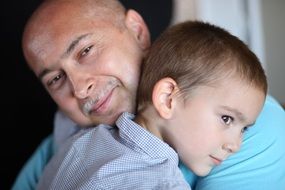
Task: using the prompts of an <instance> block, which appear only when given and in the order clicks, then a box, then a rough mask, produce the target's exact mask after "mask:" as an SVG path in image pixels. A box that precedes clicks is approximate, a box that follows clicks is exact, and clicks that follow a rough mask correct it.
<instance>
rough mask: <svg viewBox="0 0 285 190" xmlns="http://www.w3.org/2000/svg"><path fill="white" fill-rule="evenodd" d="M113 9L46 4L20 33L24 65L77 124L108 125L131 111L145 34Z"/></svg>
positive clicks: (140, 24) (131, 14)
mask: <svg viewBox="0 0 285 190" xmlns="http://www.w3.org/2000/svg"><path fill="white" fill-rule="evenodd" d="M107 3H109V5H110V3H116V2H114V1H110V2H109V1H108V2H107ZM115 8H116V7H115ZM113 9H114V8H112V9H110V10H109V9H100V8H98V6H97V5H96V1H88V0H85V1H84V2H83V1H82V0H80V1H79V0H74V1H64V0H59V1H47V2H46V3H44V4H43V5H42V6H41V7H40V8H39V9H38V10H37V11H36V12H35V13H34V14H33V15H32V17H31V18H30V20H29V22H28V24H27V26H26V28H25V31H24V35H23V50H24V55H25V58H26V60H27V62H28V65H29V66H30V68H31V69H32V70H33V71H34V73H35V74H36V75H37V76H38V78H39V80H41V82H42V83H43V85H44V86H45V88H46V89H47V91H48V93H49V94H50V95H51V97H52V98H53V100H54V101H55V102H56V103H57V105H58V106H59V109H61V110H62V111H63V112H64V113H65V114H66V115H67V116H68V117H70V118H71V119H72V120H73V121H74V122H76V123H77V124H79V125H81V126H89V125H94V124H98V123H106V124H110V125H112V124H113V123H114V121H115V120H116V119H117V117H118V116H119V115H120V114H121V113H122V112H124V111H128V112H132V113H133V112H134V111H135V103H136V100H135V97H136V90H137V85H138V79H139V72H140V66H141V62H142V59H143V57H144V56H145V54H146V53H147V51H148V48H149V46H150V36H149V31H148V29H147V26H146V25H145V23H144V21H143V19H142V18H141V17H140V15H139V14H138V13H136V12H135V11H133V10H129V11H127V12H125V11H124V10H121V9H115V10H113ZM114 11H115V12H114ZM115 14H116V15H117V16H116V18H118V19H114V17H113V16H112V15H115ZM106 15H108V16H106ZM114 20H115V21H114Z"/></svg>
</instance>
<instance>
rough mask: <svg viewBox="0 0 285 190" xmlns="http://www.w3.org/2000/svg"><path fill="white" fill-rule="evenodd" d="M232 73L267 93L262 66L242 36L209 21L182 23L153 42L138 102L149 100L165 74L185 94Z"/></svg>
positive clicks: (145, 62) (140, 103)
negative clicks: (239, 36) (238, 36)
mask: <svg viewBox="0 0 285 190" xmlns="http://www.w3.org/2000/svg"><path fill="white" fill-rule="evenodd" d="M229 76H237V77H240V78H241V79H242V80H243V81H245V82H247V83H248V84H250V85H253V86H254V87H256V88H257V89H260V90H261V91H262V92H264V94H266V93H267V81H266V76H265V73H264V70H263V68H262V65H261V64H260V62H259V60H258V58H257V57H256V55H255V54H254V53H253V52H252V51H251V50H250V49H249V48H248V47H247V45H245V44H244V43H243V42H242V41H241V40H240V39H238V38H237V37H236V36H234V35H232V34H230V33H229V32H228V31H226V30H225V29H223V28H220V27H218V26H215V25H212V24H209V23H206V22H202V21H186V22H183V23H179V24H176V25H174V26H172V27H170V28H168V29H167V30H166V31H165V32H163V33H162V34H161V35H160V36H159V37H158V38H157V40H156V41H155V42H154V43H153V45H152V47H151V49H150V52H149V54H148V56H147V57H146V59H145V61H144V63H143V65H142V73H141V79H140V84H139V88H138V94H137V96H138V97H137V100H138V104H139V105H142V104H144V103H150V102H151V101H152V91H153V88H154V85H155V84H156V82H158V81H159V80H160V79H162V78H165V77H170V78H172V79H174V80H175V81H176V83H177V85H178V88H179V89H180V91H181V92H183V93H182V96H183V94H187V92H191V90H193V89H195V88H197V87H199V86H201V85H214V84H215V82H217V81H219V80H221V79H224V78H226V77H229ZM185 92H186V93H185ZM184 97H186V96H184Z"/></svg>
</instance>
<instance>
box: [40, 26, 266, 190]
mask: <svg viewBox="0 0 285 190" xmlns="http://www.w3.org/2000/svg"><path fill="white" fill-rule="evenodd" d="M126 74H127V73H126ZM266 93H267V82H266V76H265V74H264V71H263V69H262V67H261V64H260V63H259V61H258V59H257V57H256V56H255V55H254V54H253V53H252V52H251V51H250V50H249V49H248V47H247V46H246V45H245V44H244V43H243V42H242V41H240V40H239V39H238V38H236V37H234V36H232V35H231V34H229V33H228V32H227V31H225V30H223V29H221V28H219V27H217V26H213V25H210V24H208V23H203V22H198V21H196V22H194V21H193V22H191V21H188V22H184V23H181V24H178V25H176V26H173V27H171V28H169V29H168V30H166V31H165V32H164V33H163V34H162V35H161V36H160V37H159V38H158V39H157V40H156V41H155V42H154V44H153V46H152V48H151V50H150V52H149V55H148V57H147V59H146V60H145V63H144V65H143V69H142V75H141V80H140V85H139V90H138V98H137V99H138V108H137V115H136V116H134V115H132V114H130V113H124V114H122V115H121V116H120V118H119V119H118V120H117V122H116V126H117V127H116V128H114V127H110V126H108V125H103V124H102V125H99V126H97V127H96V128H92V129H83V130H82V131H80V132H79V133H77V134H75V135H74V136H72V137H71V138H70V139H69V140H67V141H66V143H65V144H64V145H63V146H62V147H61V148H60V149H59V151H58V152H57V154H56V155H55V156H54V157H53V158H52V160H51V162H50V163H49V164H48V166H47V167H46V168H45V170H44V173H43V176H42V178H41V179H40V182H39V184H38V189H143V190H146V189H163V190H165V189H171V190H173V189H179V190H181V189H191V188H190V187H189V185H188V184H187V182H186V181H185V180H184V179H183V175H182V173H181V171H180V170H179V168H178V160H179V159H178V156H179V158H180V159H181V160H182V161H183V163H185V164H186V165H187V167H189V168H190V169H191V170H192V171H193V172H194V173H195V174H197V175H199V176H205V175H207V174H208V173H209V172H210V171H211V169H212V168H213V167H215V166H218V165H219V164H220V163H221V162H223V161H224V160H225V159H226V158H228V157H229V156H230V155H232V154H233V153H235V152H236V151H238V150H239V148H240V145H241V141H242V135H243V133H244V131H245V129H246V128H247V127H249V126H251V125H253V124H254V122H255V120H256V118H257V116H258V114H259V113H260V111H261V109H262V106H263V103H264V101H265V96H266Z"/></svg>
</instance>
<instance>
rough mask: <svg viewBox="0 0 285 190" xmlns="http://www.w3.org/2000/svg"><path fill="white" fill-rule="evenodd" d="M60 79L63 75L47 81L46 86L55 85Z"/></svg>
mask: <svg viewBox="0 0 285 190" xmlns="http://www.w3.org/2000/svg"><path fill="white" fill-rule="evenodd" d="M62 77H64V74H63V73H60V74H59V75H56V76H55V77H54V78H53V79H52V80H50V81H48V83H47V85H48V86H52V85H55V84H56V83H57V82H58V81H59V80H60V79H61V78H62Z"/></svg>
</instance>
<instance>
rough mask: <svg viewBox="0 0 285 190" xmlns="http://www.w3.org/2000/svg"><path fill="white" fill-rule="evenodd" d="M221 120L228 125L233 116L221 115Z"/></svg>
mask: <svg viewBox="0 0 285 190" xmlns="http://www.w3.org/2000/svg"><path fill="white" fill-rule="evenodd" d="M222 120H223V122H224V123H225V124H226V125H230V124H231V123H232V122H233V121H234V119H233V117H231V116H228V115H223V116H222Z"/></svg>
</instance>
